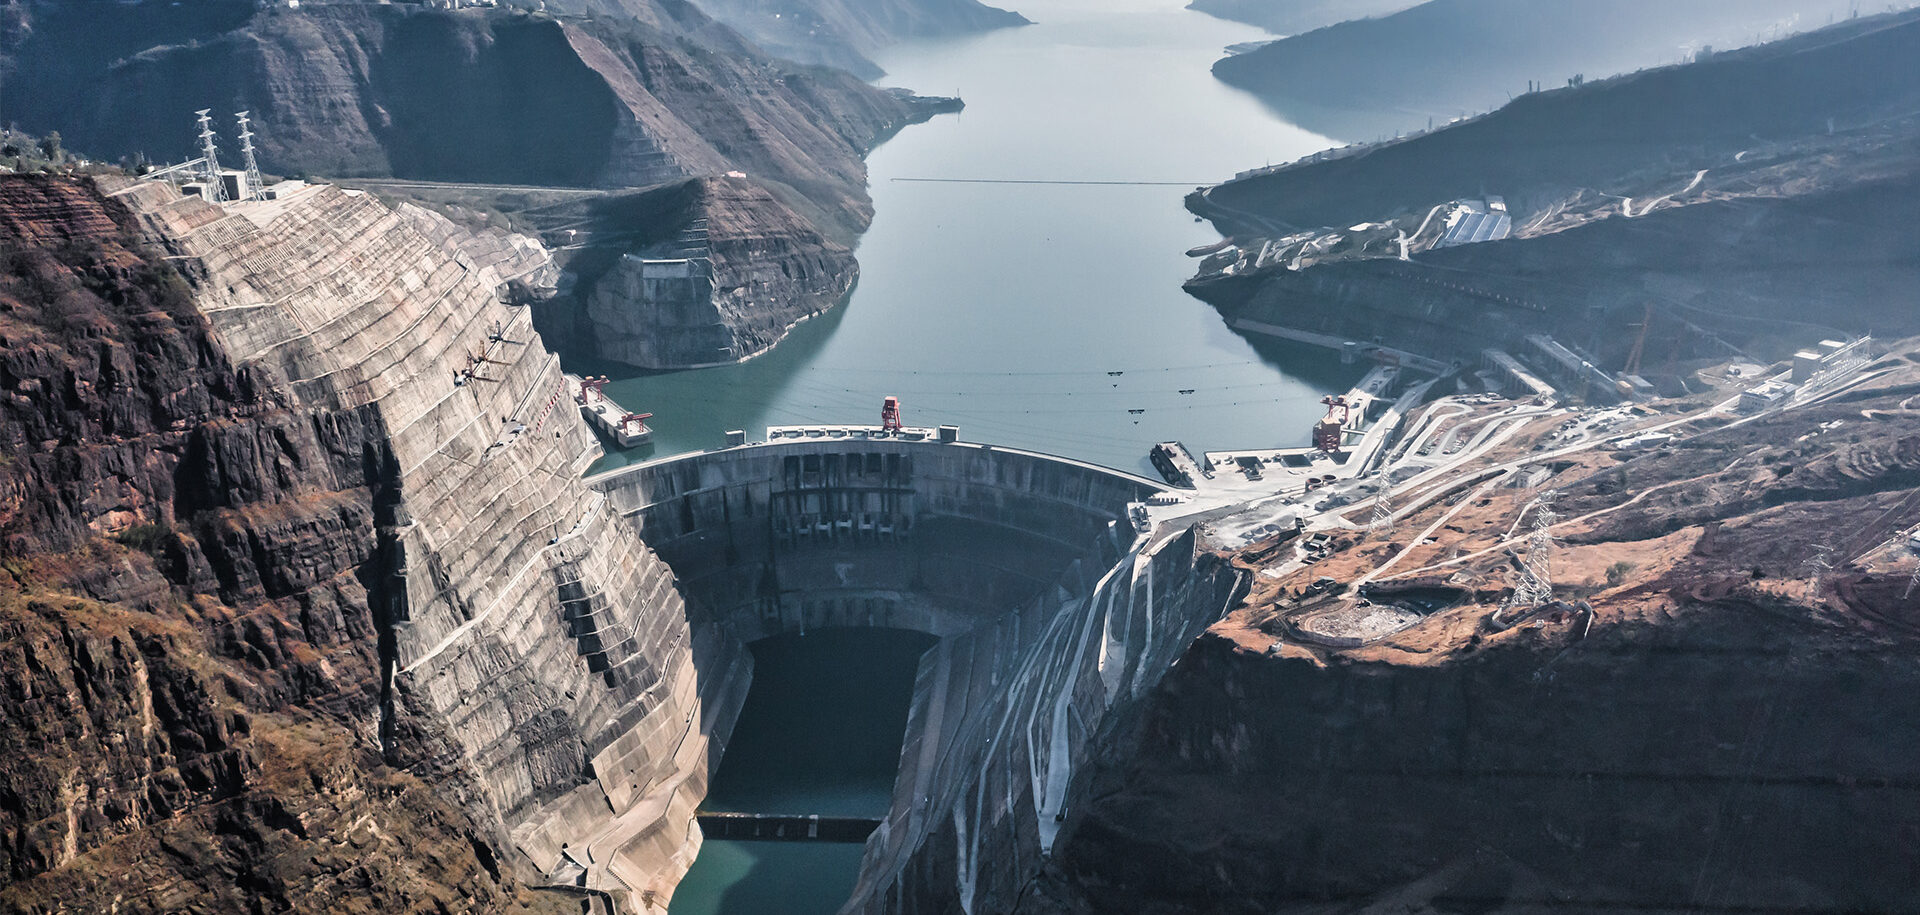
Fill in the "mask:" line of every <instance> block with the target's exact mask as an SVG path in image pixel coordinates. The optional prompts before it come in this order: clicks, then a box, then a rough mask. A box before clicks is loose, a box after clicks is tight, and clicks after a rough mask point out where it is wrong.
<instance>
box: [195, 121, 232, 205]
mask: <svg viewBox="0 0 1920 915" xmlns="http://www.w3.org/2000/svg"><path fill="white" fill-rule="evenodd" d="M212 111H213V109H212V108H202V109H200V110H199V111H196V112H194V114H196V115H198V116H199V117H200V155H201V156H202V157H204V158H205V159H206V160H207V162H206V169H207V184H208V185H209V187H208V188H207V191H208V193H211V194H212V195H213V200H214V202H215V203H224V202H225V201H226V199H227V189H226V187H225V186H224V185H222V184H221V183H220V156H219V152H218V150H216V149H215V147H214V145H213V118H212V117H211V116H210V115H211V112H212Z"/></svg>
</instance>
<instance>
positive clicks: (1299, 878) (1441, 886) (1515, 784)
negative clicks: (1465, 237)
mask: <svg viewBox="0 0 1920 915" xmlns="http://www.w3.org/2000/svg"><path fill="white" fill-rule="evenodd" d="M1915 343H1916V341H1907V342H1906V343H1904V344H1901V345H1898V346H1896V348H1895V352H1896V353H1897V354H1899V355H1893V356H1889V357H1887V358H1885V359H1883V360H1880V361H1879V362H1877V363H1875V364H1874V365H1873V366H1872V367H1870V368H1869V369H1868V372H1869V375H1870V376H1872V377H1871V379H1870V380H1868V381H1867V382H1866V383H1864V384H1862V385H1860V386H1859V387H1858V388H1856V389H1855V390H1852V391H1849V392H1847V394H1845V395H1844V396H1842V397H1839V398H1836V399H1835V400H1833V401H1831V402H1829V403H1826V404H1822V405H1818V406H1811V407H1806V408H1803V409H1802V410H1799V411H1796V412H1792V413H1784V414H1777V415H1774V416H1770V417H1763V418H1760V419H1758V420H1756V421H1754V422H1750V423H1747V424H1744V425H1740V426H1733V427H1729V428H1726V429H1720V430H1717V431H1711V432H1707V433H1704V434H1701V435H1698V436H1691V437H1685V438H1681V439H1678V440H1676V441H1675V442H1674V443H1673V444H1672V445H1670V446H1668V447H1665V448H1661V449H1656V450H1654V451H1652V452H1649V453H1644V454H1638V455H1631V454H1627V453H1619V454H1618V459H1617V460H1616V459H1615V458H1614V457H1596V458H1593V459H1592V460H1590V461H1586V462H1570V463H1572V464H1574V466H1570V467H1569V468H1568V469H1566V470H1564V471H1553V470H1552V469H1551V468H1550V469H1549V473H1550V475H1551V476H1553V479H1552V480H1551V481H1550V482H1547V483H1545V484H1544V485H1546V486H1547V487H1549V488H1558V489H1559V490H1560V492H1561V494H1562V497H1561V499H1560V500H1558V501H1557V502H1556V503H1555V507H1556V508H1557V509H1558V510H1559V511H1561V512H1563V513H1564V516H1565V517H1566V518H1567V519H1568V520H1567V521H1565V522H1564V523H1563V525H1562V526H1561V527H1559V528H1556V533H1557V534H1559V535H1560V536H1562V537H1564V540H1565V544H1564V546H1563V547H1562V548H1560V549H1558V550H1557V551H1556V553H1555V565H1554V574H1555V575H1556V577H1557V579H1558V581H1559V583H1560V592H1559V593H1561V594H1562V595H1565V596H1567V597H1568V599H1577V598H1580V597H1584V598H1585V600H1587V601H1590V606H1591V613H1585V612H1573V613H1571V614H1565V613H1561V614H1552V613H1549V614H1546V615H1544V616H1543V617H1541V618H1539V619H1536V620H1533V621H1530V622H1525V623H1522V624H1521V625H1516V626H1513V627H1511V628H1507V629H1504V630H1503V629H1502V627H1501V626H1499V625H1496V624H1493V623H1491V622H1489V617H1488V614H1489V612H1490V611H1491V610H1492V609H1493V608H1494V607H1496V606H1497V601H1498V600H1499V597H1500V596H1501V595H1502V594H1504V593H1506V589H1505V587H1504V586H1503V585H1504V582H1503V579H1504V578H1505V572H1506V570H1507V569H1508V568H1509V567H1510V563H1509V561H1508V556H1507V555H1505V554H1504V553H1501V552H1500V551H1498V550H1492V551H1489V552H1490V553H1492V555H1491V556H1489V557H1487V558H1486V559H1485V560H1484V561H1472V562H1465V563H1463V564H1458V565H1450V566H1449V565H1446V564H1445V563H1444V560H1446V559H1447V558H1448V557H1453V556H1459V555H1462V554H1463V553H1465V554H1468V555H1471V554H1472V553H1473V552H1474V551H1476V550H1477V549H1478V548H1479V547H1481V546H1483V545H1485V544H1486V543H1488V542H1489V541H1488V536H1492V537H1494V538H1496V542H1497V537H1498V535H1499V532H1500V531H1504V530H1505V529H1506V527H1507V524H1508V522H1510V521H1511V520H1512V517H1513V513H1514V504H1513V502H1512V501H1511V500H1509V499H1508V498H1507V497H1506V496H1505V495H1504V494H1498V495H1496V496H1495V497H1493V498H1487V499H1481V498H1479V494H1478V493H1476V494H1475V495H1474V496H1473V498H1471V499H1470V500H1467V502H1466V503H1464V504H1461V505H1459V506H1458V510H1459V511H1460V513H1459V514H1457V515H1452V516H1451V517H1452V518H1453V520H1452V522H1451V523H1449V524H1448V525H1447V526H1445V527H1440V526H1438V525H1436V526H1435V527H1433V528H1430V529H1428V533H1431V534H1433V535H1434V541H1433V542H1430V546H1425V547H1416V549H1420V550H1422V552H1421V554H1420V555H1421V556H1422V557H1423V558H1421V559H1416V560H1415V561H1414V563H1413V565H1415V566H1418V565H1419V563H1421V562H1435V563H1440V564H1441V566H1442V567H1441V568H1440V571H1439V572H1437V573H1433V572H1428V573H1425V575H1426V577H1421V576H1420V575H1418V574H1415V575H1413V576H1411V577H1410V578H1409V579H1408V580H1409V581H1411V583H1412V584H1413V585H1415V586H1419V587H1425V588H1427V589H1428V590H1430V591H1437V592H1441V593H1444V592H1446V591H1448V589H1449V587H1450V585H1449V584H1448V582H1450V581H1462V582H1463V583H1462V584H1460V585H1459V586H1458V587H1457V588H1454V589H1453V590H1455V591H1456V592H1457V598H1456V599H1455V600H1454V601H1453V604H1454V605H1453V606H1448V607H1446V608H1444V609H1440V610H1437V611H1435V612H1433V613H1432V614H1431V615H1429V616H1427V617H1426V618H1425V619H1423V620H1422V621H1421V622H1420V623H1419V624H1417V625H1415V626H1414V627H1413V628H1411V629H1407V630H1405V631H1403V632H1401V633H1399V634H1396V635H1393V636H1389V637H1387V638H1386V639H1384V640H1383V641H1380V642H1378V643H1376V644H1372V645H1368V646H1366V647H1360V648H1348V649H1330V648H1326V647H1320V646H1315V645H1312V644H1307V643H1303V642H1301V641H1299V640H1296V639H1291V638H1288V637H1286V636H1285V635H1284V633H1283V631H1282V630H1283V628H1284V627H1281V626H1279V625H1278V624H1277V623H1276V622H1275V619H1276V618H1275V613H1276V612H1284V608H1285V607H1287V606H1290V605H1294V606H1297V604H1290V603H1289V602H1291V601H1295V600H1296V599H1298V598H1299V595H1300V594H1301V592H1302V590H1303V589H1304V588H1305V587H1306V585H1307V581H1308V580H1309V579H1311V578H1312V577H1314V576H1318V575H1323V574H1325V575H1335V576H1343V577H1345V576H1353V575H1358V574H1360V573H1361V572H1363V571H1367V570H1371V569H1373V568H1375V567H1377V566H1378V564H1379V563H1380V562H1381V560H1382V557H1384V556H1387V555H1391V554H1392V553H1393V552H1395V551H1397V550H1398V549H1400V548H1401V547H1402V546H1405V545H1406V541H1407V540H1408V539H1409V538H1408V536H1407V535H1406V534H1405V533H1402V534H1400V535H1398V537H1397V538H1395V537H1393V535H1389V537H1390V538H1392V539H1396V540H1397V541H1398V542H1394V543H1391V544H1383V543H1380V542H1379V539H1378V538H1366V539H1361V538H1357V537H1356V538H1351V539H1346V540H1344V541H1343V542H1342V543H1341V546H1340V550H1339V551H1338V553H1337V554H1336V555H1335V556H1334V557H1332V558H1330V559H1329V560H1328V561H1327V562H1325V563H1322V564H1319V565H1316V566H1313V567H1310V569H1306V570H1301V571H1297V572H1292V573H1291V574H1287V575H1283V576H1282V577H1280V578H1278V579H1272V578H1263V580H1262V583H1261V584H1260V585H1259V586H1257V589H1256V592H1255V594H1253V595H1252V596H1251V597H1249V599H1248V600H1247V601H1246V602H1245V604H1243V606H1241V607H1240V608H1239V609H1237V610H1235V611H1234V612H1233V613H1232V614H1230V615H1229V616H1228V618H1227V619H1226V620H1224V621H1222V622H1220V623H1218V624H1216V625H1214V626H1213V627H1212V628H1211V629H1210V630H1209V631H1208V633H1207V634H1206V635H1205V636H1203V637H1202V638H1201V639H1200V640H1198V641H1197V642H1196V643H1195V644H1194V645H1193V646H1192V647H1191V648H1190V649H1189V651H1188V652H1187V653H1186V655H1185V656H1184V657H1183V658H1181V659H1180V661H1179V662H1178V663H1177V664H1175V665H1174V667H1173V669H1172V671H1171V672H1170V673H1169V674H1168V676H1167V677H1166V678H1165V679H1164V680H1162V681H1161V682H1160V684H1159V685H1158V686H1157V687H1156V689H1155V690H1154V691H1153V692H1152V694H1151V697H1150V698H1149V699H1147V701H1146V702H1145V704H1144V707H1143V709H1142V711H1141V712H1140V714H1138V715H1135V716H1133V717H1131V718H1130V719H1128V720H1125V721H1122V722H1119V723H1117V724H1116V725H1115V726H1113V727H1110V728H1108V729H1107V730H1106V733H1104V734H1103V735H1102V737H1101V738H1100V741H1099V750H1098V751H1096V752H1095V753H1094V754H1093V757H1092V758H1093V759H1094V760H1096V762H1095V763H1094V766H1093V769H1092V771H1091V772H1090V773H1089V777H1088V778H1087V779H1086V780H1085V781H1083V782H1076V794H1075V795H1074V797H1073V798H1072V799H1071V800H1070V802H1069V805H1068V806H1069V811H1070V812H1069V815H1068V821H1067V823H1066V825H1065V827H1064V829H1063V831H1062V833H1061V837H1060V839H1059V843H1058V845H1057V846H1056V849H1057V855H1056V865H1057V866H1056V867H1055V868H1054V869H1053V870H1052V871H1050V872H1049V875H1048V878H1047V879H1046V880H1045V881H1044V885H1043V886H1042V887H1041V888H1040V889H1039V890H1038V891H1036V892H1035V893H1034V894H1033V896H1032V897H1031V898H1030V899H1029V900H1028V901H1027V902H1026V904H1024V905H1023V906H1022V907H1021V908H1020V909H1019V910H1020V911H1022V912H1076V913H1085V912H1106V911H1121V910H1124V911H1129V912H1141V913H1152V915H1169V913H1199V912H1208V913H1216V912H1247V913H1252V912H1324V911H1329V910H1330V909H1338V910H1342V911H1345V910H1350V909H1352V908H1358V907H1362V906H1367V905H1377V906H1381V907H1385V906H1388V905H1390V906H1392V907H1393V909H1394V910H1395V911H1416V912H1464V911H1473V912H1487V911H1501V912H1535V911H1582V912H1646V911H1688V912H1703V911H1704V912H1761V911H1766V912H1805V913H1829V912H1831V913H1839V912H1862V911H1872V912H1894V911H1909V910H1912V909H1913V907H1914V905H1915V902H1916V900H1920V885H1916V883H1915V882H1914V875H1915V874H1916V873H1920V871H1917V870H1916V868H1917V867H1920V845H1916V843H1915V837H1916V829H1920V764H1916V760H1920V754H1917V753H1916V750H1917V749H1920V727H1917V726H1916V722H1917V721H1920V701H1917V700H1916V696H1920V655H1916V652H1915V648H1916V646H1920V593H1914V594H1909V593H1908V592H1907V586H1908V584H1909V582H1910V580H1911V578H1912V575H1913V568H1914V562H1915V559H1914V556H1913V554H1912V552H1911V551H1910V550H1909V549H1908V548H1907V547H1906V546H1905V542H1906V539H1907V537H1906V532H1907V531H1908V530H1911V529H1912V526H1913V525H1914V524H1915V523H1920V431H1916V427H1915V425H1914V424H1913V422H1912V419H1913V417H1914V416H1915V415H1916V414H1915V412H1914V405H1915V401H1916V397H1915V393H1916V391H1920V384H1916V381H1920V374H1916V373H1915V371H1914V364H1915V362H1916V361H1920V357H1916V356H1914V355H1912V354H1913V353H1914V346H1915ZM1454 510H1455V508H1454V507H1451V506H1444V505H1442V506H1436V507H1435V508H1434V509H1433V510H1432V511H1433V514H1432V515H1424V516H1421V517H1420V518H1417V519H1411V520H1413V523H1412V524H1410V525H1407V526H1406V527H1403V528H1402V530H1403V531H1405V530H1406V529H1407V527H1411V528H1413V529H1415V530H1418V529H1420V527H1421V526H1422V525H1424V524H1425V523H1426V520H1425V519H1426V518H1428V517H1433V516H1435V515H1440V514H1441V513H1442V512H1451V511H1454ZM1476 530H1478V531H1479V534H1475V533H1474V532H1475V531H1476ZM1489 531H1491V532H1492V533H1491V535H1489V534H1488V532H1489ZM1821 549H1825V550H1827V551H1828V552H1827V553H1825V554H1824V555H1827V556H1829V557H1830V561H1831V565H1832V567H1833V571H1832V573H1831V574H1830V575H1827V576H1824V577H1825V582H1824V583H1823V584H1821V585H1817V586H1814V585H1810V584H1809V581H1808V566H1807V562H1808V559H1809V557H1812V556H1816V555H1823V554H1822V553H1820V552H1818V551H1819V550H1821ZM1252 552H1254V551H1251V550H1250V551H1249V553H1252ZM1610 563H1620V564H1621V566H1619V567H1618V569H1617V570H1618V571H1622V572H1624V574H1621V575H1618V576H1616V575H1614V574H1612V573H1611V572H1609V574H1608V575H1607V576H1606V577H1605V579H1604V583H1603V581H1602V580H1601V579H1600V576H1599V575H1598V574H1597V573H1598V571H1599V570H1602V569H1606V568H1607V567H1608V564H1610ZM1403 568H1404V567H1403ZM1450 573H1457V574H1453V575H1452V576H1451V577H1450ZM1583 579H1584V580H1583ZM1476 587H1480V588H1485V589H1486V590H1485V593H1482V594H1473V593H1471V592H1472V591H1473V589H1475V588H1476ZM1815 587H1817V588H1818V590H1817V591H1816V590H1813V588H1815ZM1376 596H1379V595H1378V594H1376ZM1563 606H1565V605H1563Z"/></svg>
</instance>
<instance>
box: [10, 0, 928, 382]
mask: <svg viewBox="0 0 1920 915" xmlns="http://www.w3.org/2000/svg"><path fill="white" fill-rule="evenodd" d="M572 8H573V9H579V10H582V11H585V12H589V13H592V14H593V15H591V16H564V17H560V18H556V17H555V16H552V15H547V14H531V13H527V12H524V11H515V10H505V9H503V10H464V11H445V10H430V9H426V8H424V7H420V6H414V5H387V4H359V3H342V4H326V5H316V6H312V7H311V8H308V9H305V10H289V9H285V8H280V7H274V8H269V9H256V8H255V7H254V5H253V4H251V3H246V4H233V3H223V2H215V3H209V4H204V5H201V4H190V5H183V6H181V7H165V6H163V5H159V4H138V5H135V6H133V7H126V6H115V7H114V8H113V9H112V10H111V11H107V12H103V11H102V10H101V9H99V8H96V6H95V5H93V4H86V3H63V2H45V3H37V4H30V5H25V6H19V5H16V6H14V7H9V11H10V13H12V14H14V15H15V19H16V20H17V21H13V22H12V24H10V25H8V26H7V27H6V28H7V31H6V33H5V34H4V36H0V68H4V69H5V70H6V72H8V73H9V74H10V82H11V89H10V92H9V93H8V98H7V100H6V105H5V113H6V114H7V115H8V117H10V118H12V119H15V120H17V121H18V122H19V123H21V124H23V125H32V127H33V128H34V129H36V130H49V129H58V130H60V131H62V132H63V134H64V135H65V137H66V138H67V140H68V142H69V144H70V145H72V146H74V147H75V148H84V149H87V150H90V151H92V152H93V154H96V155H105V156H109V157H118V156H122V155H131V154H134V153H138V152H145V153H146V154H148V155H150V156H151V157H153V158H154V159H179V158H184V157H185V156H187V155H190V154H193V153H192V151H193V150H196V149H197V145H196V143H195V141H194V139H193V137H192V130H191V123H192V122H191V117H192V112H193V111H195V110H197V109H201V108H208V107H211V108H213V109H214V110H215V112H217V114H216V115H215V117H216V118H217V121H216V130H219V131H220V132H221V133H222V135H223V137H225V136H226V135H227V134H228V133H229V132H230V131H228V129H227V128H228V125H227V122H226V118H227V112H229V111H233V110H240V109H246V110H249V111H251V113H252V117H253V119H254V129H255V131H256V133H257V134H258V140H257V142H258V144H259V149H260V158H261V163H262V166H263V167H264V168H265V169H266V170H267V171H268V172H269V173H272V172H285V173H295V174H319V175H327V176H332V177H343V176H353V177H368V178H379V177H401V178H408V179H421V180H432V181H442V182H456V183H469V182H477V183H484V184H507V185H516V186H517V185H529V186H556V185H558V186H571V187H584V188H605V189H626V188H639V187H656V186H661V185H667V184H672V183H677V182H681V181H686V180H689V179H695V178H710V177H717V176H721V175H727V174H740V175H748V176H751V177H750V178H749V179H748V180H750V181H753V182H755V183H758V184H761V185H764V186H765V190H761V191H758V192H751V193H742V194H740V195H736V198H735V199H734V201H733V203H732V206H734V207H742V208H744V207H765V208H766V212H764V213H761V212H751V213H742V214H740V218H742V219H744V220H746V221H749V222H755V221H763V222H768V223H773V224H788V223H795V224H794V231H793V233H792V234H793V235H794V236H795V237H796V238H800V237H807V238H822V237H824V238H831V239H834V240H835V243H834V244H826V243H822V244H820V245H818V246H816V247H814V248H812V249H810V250H808V251H805V252H802V253H800V254H798V255H797V256H798V257H802V258H810V259H813V260H831V259H837V258H839V257H840V256H841V249H840V247H839V246H840V245H846V244H850V243H851V241H852V239H853V238H854V237H855V236H857V235H858V234H859V233H860V232H861V231H863V230H864V229H865V228H866V226H867V224H868V223H869V222H870V221H871V219H872V215H873V213H872V204H871V201H870V200H869V198H868V196H867V193H866V187H865V185H866V167H865V163H864V162H863V161H862V156H863V155H864V154H865V153H866V151H867V150H869V149H871V148H872V147H873V146H874V145H876V144H877V143H879V142H880V141H881V140H882V139H884V138H885V137H887V136H889V135H891V133H892V132H894V131H896V130H898V129H899V128H901V127H902V126H904V125H906V124H908V123H912V122H915V121H919V120H924V119H925V118H927V117H930V116H932V114H933V113H934V112H935V111H937V110H941V106H940V105H938V104H930V103H929V102H928V100H923V99H916V98H914V97H912V96H911V95H910V94H907V93H904V92H890V91H882V90H879V89H876V88H874V87H871V86H868V85H866V84H864V83H862V82H860V81H859V80H858V79H856V78H855V77H853V76H852V75H850V74H847V73H845V72H841V71H837V70H828V69H824V68H808V67H800V66H797V65H793V64H790V63H787V62H784V61H776V60H773V59H771V58H769V57H767V56H766V55H765V53H764V52H762V51H761V50H759V49H758V48H755V47H753V46H752V45H750V44H749V43H748V42H746V41H745V40H744V39H742V38H741V37H740V36H739V35H738V34H736V33H735V32H733V31H732V30H731V29H729V28H727V27H726V26H723V25H721V24H719V23H717V22H715V21H713V20H712V19H709V18H707V17H706V16H705V15H704V14H702V13H701V12H700V11H699V10H698V9H695V8H694V7H692V6H690V5H688V4H686V3H682V2H668V0H622V2H620V3H617V4H593V5H584V6H583V5H576V6H575V7H572ZM222 143H223V148H222V152H221V155H222V156H224V157H225V164H227V165H229V166H231V165H235V164H237V161H238V154H237V151H236V150H234V149H232V148H231V147H230V146H228V145H226V143H227V141H226V140H224V139H223V140H222ZM468 191H469V192H471V193H476V194H480V193H485V192H486V190H485V188H478V187H475V188H469V189H468ZM502 206H503V208H504V209H505V210H507V211H509V212H512V211H514V210H515V207H514V206H513V205H511V204H502ZM614 209H621V208H620V207H618V206H615V207H614ZM625 209H626V210H627V211H628V213H627V215H629V216H633V215H636V214H634V213H633V212H632V208H630V207H629V208H625ZM796 214H798V215H797V216H796ZM637 215H638V217H639V219H638V224H637V225H636V224H634V223H633V222H624V223H622V224H619V225H613V224H604V223H594V222H589V223H588V224H587V227H588V234H589V235H590V236H593V237H596V238H601V237H608V236H614V235H621V234H627V233H632V232H635V231H636V230H638V231H640V232H642V234H646V233H653V234H658V230H659V228H660V226H659V225H658V224H655V223H654V221H653V217H654V216H656V215H657V216H659V217H660V218H661V219H663V220H667V221H670V220H672V219H673V218H674V217H675V214H674V213H672V212H664V213H660V214H651V213H641V214H637ZM796 219H797V223H796V222H795V221H796ZM576 225H579V223H576ZM832 272H833V274H834V275H832V276H824V275H822V276H821V279H822V281H821V282H818V283H813V282H802V283H799V284H796V285H795V286H794V287H793V294H792V295H791V296H788V297H786V298H783V299H781V300H778V301H772V300H767V299H762V300H760V301H761V302H762V303H764V304H768V305H769V307H770V308H771V309H772V312H773V313H770V314H756V315H749V316H745V317H744V318H743V320H742V323H741V324H739V325H738V326H736V327H732V328H731V329H730V330H729V332H730V333H735V334H738V335H740V336H742V337H745V338H756V337H761V336H764V335H765V331H764V329H762V328H759V327H755V326H750V325H754V324H769V325H775V326H780V327H784V326H785V325H786V324H787V323H789V322H790V318H789V317H788V314H790V313H805V312H810V311H813V310H817V308H818V307H819V306H818V304H817V303H818V300H820V299H822V298H828V299H831V298H834V297H835V296H837V295H838V294H839V293H841V292H844V290H845V288H846V286H847V277H846V276H845V275H844V274H845V271H844V270H839V271H832ZM590 273H591V274H592V276H597V275H598V273H599V270H598V269H597V268H596V269H595V270H592V271H590ZM821 273H822V274H824V273H826V271H822V272H821ZM590 287H591V277H590V278H589V280H588V282H587V283H586V284H585V285H583V286H582V287H581V291H582V292H583V293H590V292H591V289H590ZM583 301H584V299H583ZM714 307H715V308H717V309H720V310H723V311H730V308H731V307H730V306H729V305H727V304H726V303H715V305H714ZM634 320H635V321H638V322H641V323H644V321H645V319H644V318H640V317H636V318H635V319H634ZM560 323H562V324H569V323H571V319H570V318H563V319H562V320H561V321H560ZM776 336H777V334H776ZM749 351H757V350H753V349H749ZM699 361H712V360H711V359H703V360H699ZM649 364H651V363H649Z"/></svg>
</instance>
